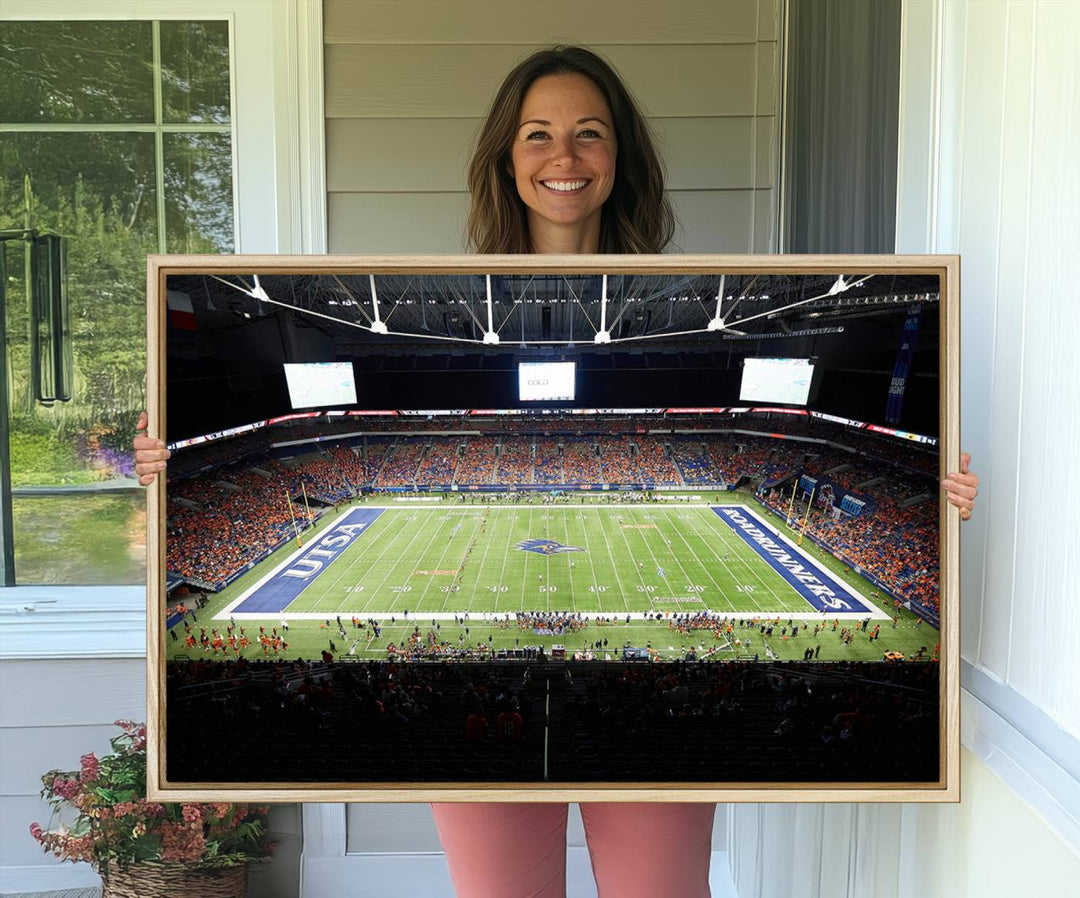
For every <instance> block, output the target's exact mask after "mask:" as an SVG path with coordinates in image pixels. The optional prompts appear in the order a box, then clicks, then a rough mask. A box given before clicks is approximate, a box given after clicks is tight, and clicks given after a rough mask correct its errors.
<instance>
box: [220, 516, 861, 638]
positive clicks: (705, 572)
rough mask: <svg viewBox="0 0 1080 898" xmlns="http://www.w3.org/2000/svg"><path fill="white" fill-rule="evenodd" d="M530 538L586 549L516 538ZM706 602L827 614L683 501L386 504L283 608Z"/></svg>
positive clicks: (475, 609)
mask: <svg viewBox="0 0 1080 898" xmlns="http://www.w3.org/2000/svg"><path fill="white" fill-rule="evenodd" d="M530 540H536V541H540V542H541V544H543V543H544V542H546V541H554V542H555V543H557V544H558V546H559V547H560V548H561V547H570V548H572V549H577V550H581V551H556V552H555V553H554V554H543V553H542V552H540V551H527V550H525V549H523V548H520V547H519V546H520V545H521V544H527V543H528V541H530ZM284 552H287V553H290V554H292V553H294V552H296V548H295V543H294V544H293V545H292V546H290V547H289V548H287V549H285V550H282V551H281V552H279V555H281V554H282V553H284ZM270 561H271V562H272V563H273V564H280V563H281V561H280V560H279V559H278V558H274V559H271V560H270ZM263 567H264V569H265V567H266V565H265V564H264V566H263ZM285 569H286V570H288V569H289V567H288V565H286V567H285ZM278 575H279V576H280V573H279V574H278ZM264 576H265V575H264ZM850 585H851V587H852V588H853V589H857V587H856V586H855V585H854V583H852V584H850ZM866 595H867V596H868V595H869V591H867V592H866ZM704 609H708V610H711V611H717V612H721V613H723V614H727V613H732V614H737V615H744V614H745V615H752V616H758V615H775V614H781V615H791V614H800V615H803V614H805V615H809V616H812V617H817V618H820V613H819V612H816V611H815V610H814V608H813V607H812V606H811V605H810V604H809V603H808V602H807V601H806V600H805V599H803V598H802V597H801V596H799V595H798V593H796V591H795V590H794V589H793V588H792V587H791V586H790V585H789V584H788V583H787V582H785V581H784V580H783V578H782V577H781V576H780V575H779V574H778V573H777V572H775V571H774V570H772V568H771V567H770V566H769V565H768V564H767V563H766V562H764V561H763V560H762V559H761V558H760V557H759V556H758V555H757V554H756V553H755V552H754V551H753V549H751V548H750V547H749V546H748V545H746V543H745V542H743V541H742V540H741V539H740V538H739V537H738V536H737V535H736V534H735V533H734V532H733V531H732V530H731V528H730V527H729V526H728V525H727V524H725V523H724V522H723V521H721V520H720V518H719V517H718V516H717V515H716V514H715V513H714V512H713V511H712V510H711V508H709V507H708V506H702V505H686V504H684V505H680V506H660V505H657V504H648V505H627V506H620V505H570V504H567V505H522V506H518V507H515V506H509V507H507V506H501V507H497V506H490V505H462V504H459V503H453V504H447V506H445V507H439V508H431V507H413V508H388V509H387V510H385V511H384V512H382V514H381V515H380V516H379V517H378V518H377V519H376V520H375V522H374V523H372V524H371V525H370V526H369V527H368V528H367V529H366V531H365V532H364V533H363V534H362V535H361V536H359V537H358V538H357V539H355V540H354V541H353V542H352V544H351V545H350V546H349V547H348V548H347V549H346V550H345V551H344V552H342V553H341V555H339V556H338V557H337V558H335V559H334V560H333V561H332V562H331V563H330V564H329V565H328V566H327V568H326V569H325V570H323V571H321V572H320V573H319V575H318V576H317V577H314V578H313V579H312V580H311V582H310V583H308V584H307V585H306V586H305V587H304V589H303V591H302V592H301V593H300V595H299V596H298V597H297V598H296V599H294V600H293V601H292V602H291V603H290V604H289V605H288V606H287V608H286V615H287V616H290V615H295V616H296V619H304V617H310V616H313V617H318V618H322V617H324V616H326V615H341V616H343V617H349V616H351V615H357V616H360V617H366V616H368V615H379V616H381V615H384V614H386V613H392V614H398V615H400V614H402V613H404V612H405V611H406V610H408V611H409V612H410V613H414V614H416V615H417V616H419V617H423V616H424V615H430V614H432V613H435V614H454V613H464V612H466V611H468V612H469V613H470V614H477V613H482V612H492V613H495V614H497V615H501V614H510V615H513V614H514V613H515V612H517V611H521V610H530V611H531V610H540V611H544V610H558V611H569V612H582V613H591V614H597V613H600V614H611V615H625V614H626V613H627V612H631V613H635V612H636V613H640V612H655V611H665V612H666V611H683V612H694V611H701V610H704ZM244 611H245V607H244V603H243V602H241V603H240V605H239V606H238V607H237V613H238V614H239V615H240V617H239V618H238V619H242V617H243V616H244ZM301 615H302V616H304V617H301Z"/></svg>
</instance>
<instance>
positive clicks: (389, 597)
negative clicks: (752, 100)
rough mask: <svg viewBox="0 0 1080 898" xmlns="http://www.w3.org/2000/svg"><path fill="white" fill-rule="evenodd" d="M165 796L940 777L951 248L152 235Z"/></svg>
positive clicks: (872, 787) (156, 743) (947, 632)
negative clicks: (507, 247) (751, 249)
mask: <svg viewBox="0 0 1080 898" xmlns="http://www.w3.org/2000/svg"><path fill="white" fill-rule="evenodd" d="M147 286H148V302H149V315H148V320H149V344H150V352H149V360H150V362H149V395H150V403H149V411H150V433H151V435H154V436H160V437H162V438H164V439H165V440H166V441H167V443H168V445H169V447H170V449H171V451H172V457H171V459H170V460H169V463H168V472H167V478H166V477H159V478H158V479H157V481H156V482H155V483H154V485H153V486H152V487H151V489H150V495H149V513H148V519H149V521H148V529H149V540H148V542H149V546H150V559H149V562H150V563H149V571H150V574H149V588H148V591H147V602H148V652H147V656H148V660H147V663H148V672H147V673H148V684H149V688H148V702H149V708H148V721H149V733H150V743H149V765H150V766H149V790H150V795H151V797H153V798H156V799H162V800H207V799H208V798H209V797H210V796H213V797H216V798H219V799H220V798H224V797H227V798H229V799H230V800H232V799H236V800H252V801H267V800H270V801H273V800H282V801H285V800H289V801H294V800H330V801H341V800H359V801H440V800H447V801H463V800H484V801H520V800H559V801H565V800H605V801H620V800H633V801H638V800H643V799H646V800H648V799H655V800H671V801H695V800H701V801H739V800H752V801H787V800H793V801H852V800H870V799H874V800H896V801H949V800H952V801H955V800H958V798H959V780H958V777H959V721H958V709H959V705H958V696H959V679H958V662H959V642H958V624H959V622H958V527H959V513H958V512H957V510H956V509H955V508H952V507H951V506H949V505H947V504H946V503H945V502H944V501H943V500H942V495H941V491H940V489H939V486H938V481H939V479H940V478H941V477H942V476H943V475H944V473H945V472H946V471H949V470H956V469H957V465H958V460H959V454H960V448H959V423H958V422H959V409H958V393H959V377H958V370H959V360H958V358H957V346H958V320H959V261H958V259H957V258H956V257H952V256H910V257H903V256H842V257H811V256H759V257H753V256H746V257H727V256H723V257H722V256H700V257H695V256H573V257H569V256H567V257H560V256H515V257H511V256H452V257H451V256H448V257H387V258H374V257H334V256H325V257H277V256H268V257H256V256H250V257H243V256H219V257H212V256H152V257H150V259H149V264H148V281H147Z"/></svg>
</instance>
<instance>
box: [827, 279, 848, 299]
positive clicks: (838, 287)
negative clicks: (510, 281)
mask: <svg viewBox="0 0 1080 898" xmlns="http://www.w3.org/2000/svg"><path fill="white" fill-rule="evenodd" d="M851 286H852V285H851V284H850V283H849V282H847V281H845V280H844V276H843V275H842V274H840V275H837V276H836V283H835V284H833V285H832V286H831V287H830V288H829V296H836V295H837V294H838V293H843V292H844V291H845V290H847V289H848V288H849V287H851Z"/></svg>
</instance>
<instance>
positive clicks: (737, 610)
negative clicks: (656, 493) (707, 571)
mask: <svg viewBox="0 0 1080 898" xmlns="http://www.w3.org/2000/svg"><path fill="white" fill-rule="evenodd" d="M710 510H711V509H710ZM713 517H716V516H715V515H713ZM690 520H691V524H690V526H691V528H692V529H693V531H694V535H695V536H697V537H698V538H699V539H701V541H702V543H704V545H705V547H706V548H707V549H708V550H709V551H710V552H712V554H713V558H715V559H716V561H717V562H718V563H719V564H720V565H721V567H723V568H724V570H726V571H727V572H728V575H729V576H730V577H731V579H732V581H733V582H734V583H735V585H736V586H737V585H739V583H738V575H737V574H736V573H735V571H734V570H732V568H731V565H729V564H728V563H727V562H726V561H724V560H723V559H722V558H721V557H720V554H719V553H718V552H717V551H716V549H714V548H713V546H712V543H711V542H710V541H709V539H707V538H706V537H702V536H701V533H700V532H699V531H698V529H697V527H696V526H695V525H694V523H693V518H691V519H690ZM708 521H709V526H708V527H706V528H705V529H706V533H717V534H721V539H722V534H723V531H722V530H720V529H719V528H717V529H716V530H715V531H714V530H712V518H709V519H708ZM703 523H704V522H703ZM725 548H726V545H725ZM691 551H693V549H691ZM735 559H736V560H737V561H741V560H742V559H741V558H739V552H738V550H736V553H735ZM743 585H745V584H743ZM766 588H768V587H766ZM743 595H746V596H749V598H750V601H751V602H752V603H753V605H754V607H755V608H757V610H758V613H759V614H763V613H764V609H763V608H762V607H761V606H760V605H759V604H758V602H757V599H756V598H754V594H753V593H752V592H751V593H743ZM770 595H773V598H776V596H775V595H774V594H772V592H771V591H770ZM724 598H725V599H726V600H727V603H728V606H729V607H728V608H727V609H725V610H729V611H732V612H735V613H739V614H744V613H746V614H749V613H750V612H749V611H745V610H744V609H742V608H736V607H735V601H734V600H732V599H729V598H728V597H727V596H725V597H724Z"/></svg>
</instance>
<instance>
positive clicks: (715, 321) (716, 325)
mask: <svg viewBox="0 0 1080 898" xmlns="http://www.w3.org/2000/svg"><path fill="white" fill-rule="evenodd" d="M726 278H727V275H725V274H722V275H720V286H719V287H718V288H717V290H716V314H715V315H713V317H712V321H710V322H709V324H708V329H709V330H711V331H722V330H723V329H724V328H725V327H727V322H726V321H724V319H723V317H722V316H721V314H720V303H721V297H723V295H724V280H725V279H726ZM728 299H731V297H730V296H729V297H728Z"/></svg>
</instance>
